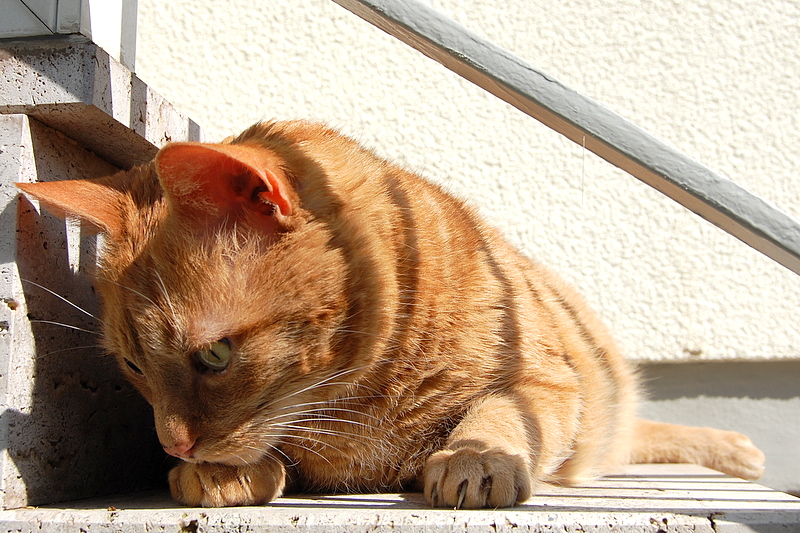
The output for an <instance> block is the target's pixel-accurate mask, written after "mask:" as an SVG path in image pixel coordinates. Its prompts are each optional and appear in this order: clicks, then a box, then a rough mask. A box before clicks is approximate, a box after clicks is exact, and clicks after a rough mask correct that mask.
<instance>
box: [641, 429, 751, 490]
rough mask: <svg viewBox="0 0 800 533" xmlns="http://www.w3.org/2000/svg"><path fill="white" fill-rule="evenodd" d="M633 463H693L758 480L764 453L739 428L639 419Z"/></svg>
mask: <svg viewBox="0 0 800 533" xmlns="http://www.w3.org/2000/svg"><path fill="white" fill-rule="evenodd" d="M630 462H631V463H693V464H698V465H702V466H706V467H708V468H713V469H714V470H719V471H720V472H724V473H726V474H729V475H731V476H736V477H740V478H744V479H758V478H759V477H761V475H762V474H763V473H764V454H763V453H762V452H761V450H759V449H758V448H756V447H755V446H754V445H753V443H752V442H750V439H748V438H747V437H745V436H744V435H742V434H741V433H736V432H735V431H723V430H720V429H712V428H698V427H689V426H679V425H675V424H665V423H662V422H651V421H649V420H636V423H635V425H634V431H633V442H632V447H631V457H630Z"/></svg>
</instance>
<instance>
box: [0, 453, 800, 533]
mask: <svg viewBox="0 0 800 533" xmlns="http://www.w3.org/2000/svg"><path fill="white" fill-rule="evenodd" d="M0 525H1V526H2V528H3V529H5V530H14V531H21V532H29V531H30V532H32V531H42V532H50V531H65V530H68V529H69V530H74V531H78V530H81V531H85V532H86V533H94V532H100V531H103V532H105V531H122V532H131V533H132V532H145V531H203V532H212V531H270V532H272V531H293V532H303V531H377V532H381V531H476V532H479V531H487V532H497V531H531V532H556V531H560V532H589V531H591V532H596V533H601V532H614V533H627V532H630V533H634V532H636V533H640V532H653V533H656V532H660V533H667V532H689V531H694V532H707V533H712V532H715V533H743V532H755V531H757V532H760V533H764V532H778V531H784V532H789V531H798V530H800V499H797V498H794V497H792V496H789V495H786V494H783V493H780V492H776V491H773V490H771V489H767V488H765V487H762V486H759V485H756V484H753V483H748V482H746V481H742V480H739V479H735V478H730V477H728V476H724V475H722V474H719V473H717V472H714V471H712V470H708V469H705V468H702V467H697V466H691V465H635V466H630V467H626V468H625V469H622V470H621V471H620V473H619V474H617V475H613V476H609V477H607V478H604V479H601V480H598V481H595V482H593V483H590V484H587V486H585V487H582V488H572V489H567V488H557V487H544V488H542V490H540V491H539V494H538V495H537V496H535V497H534V498H532V499H531V500H529V501H528V502H526V503H525V504H524V505H521V506H518V507H514V508H511V509H500V510H475V511H463V510H462V511H455V510H452V509H431V508H430V507H428V506H427V504H426V503H425V500H424V498H423V497H422V495H420V494H381V495H350V496H348V495H338V496H317V497H313V496H308V497H288V498H280V499H279V500H277V501H276V502H274V503H272V504H269V505H266V506H262V507H238V508H227V509H190V508H184V507H179V506H176V505H175V504H174V503H171V502H170V501H169V499H168V496H167V495H166V494H165V493H163V492H157V493H152V492H151V493H143V494H140V495H134V496H128V497H122V498H101V499H95V500H90V501H83V502H73V503H71V504H69V505H60V506H51V507H47V508H39V509H20V510H15V511H3V512H0Z"/></svg>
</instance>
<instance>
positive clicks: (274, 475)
mask: <svg viewBox="0 0 800 533" xmlns="http://www.w3.org/2000/svg"><path fill="white" fill-rule="evenodd" d="M169 485H170V491H171V493H172V497H173V498H174V499H175V500H176V501H178V502H180V503H183V504H184V505H188V506H192V507H230V506H236V505H258V504H263V503H267V502H270V501H272V500H274V499H275V498H277V497H278V496H280V494H281V492H282V491H283V485H284V479H283V473H282V472H276V471H273V470H272V469H271V468H270V466H269V465H261V467H259V466H229V465H222V464H214V463H181V464H180V465H178V466H176V467H175V468H173V469H172V470H171V471H170V473H169Z"/></svg>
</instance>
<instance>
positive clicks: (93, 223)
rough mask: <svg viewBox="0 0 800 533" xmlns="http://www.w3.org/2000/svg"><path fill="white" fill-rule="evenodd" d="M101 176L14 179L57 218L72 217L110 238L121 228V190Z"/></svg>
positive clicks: (117, 234) (25, 191)
mask: <svg viewBox="0 0 800 533" xmlns="http://www.w3.org/2000/svg"><path fill="white" fill-rule="evenodd" d="M106 181H107V179H101V180H63V181H48V182H39V183H17V184H16V186H17V187H18V188H19V189H21V190H22V191H23V192H24V193H25V194H27V195H29V196H31V197H33V198H36V199H37V200H39V202H40V203H41V204H43V205H44V206H45V207H46V208H47V210H48V211H50V212H51V213H53V214H54V215H56V216H59V217H61V218H67V217H75V218H77V219H79V220H80V221H81V222H82V223H83V224H86V225H89V226H90V227H92V228H94V229H96V230H97V231H99V232H101V233H105V234H107V235H108V236H109V237H111V238H112V239H115V238H117V237H118V236H119V235H120V234H121V233H122V230H123V221H122V217H121V215H120V209H119V206H120V196H121V193H120V192H119V191H118V190H116V189H114V188H112V187H109V186H108V184H107V183H105V182H106Z"/></svg>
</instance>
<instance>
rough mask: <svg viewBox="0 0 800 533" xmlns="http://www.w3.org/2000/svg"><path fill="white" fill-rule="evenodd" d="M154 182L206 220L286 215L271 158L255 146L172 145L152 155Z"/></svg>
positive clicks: (285, 199) (283, 192)
mask: <svg viewBox="0 0 800 533" xmlns="http://www.w3.org/2000/svg"><path fill="white" fill-rule="evenodd" d="M156 167H157V170H158V174H159V178H160V179H161V182H162V184H163V185H164V188H165V189H166V190H167V191H168V194H169V196H170V197H171V198H172V199H173V200H174V201H175V202H176V203H178V204H179V205H181V206H183V207H186V208H189V209H191V210H193V211H200V212H203V213H204V214H206V215H217V216H227V215H234V216H236V217H238V216H242V215H244V216H246V215H247V214H248V212H249V213H251V214H256V215H257V216H272V215H273V214H274V208H273V206H275V207H277V209H278V211H279V212H280V213H279V214H280V215H283V216H289V215H291V214H292V206H291V203H290V201H289V197H288V196H287V192H288V186H287V185H286V184H285V183H284V182H283V180H281V178H280V177H279V175H281V176H282V172H281V170H280V168H279V166H278V164H277V158H276V157H275V156H274V155H272V154H270V153H269V152H267V151H266V150H263V149H261V148H258V147H255V146H242V145H215V144H214V145H212V144H200V143H173V144H169V145H167V146H165V147H164V148H162V149H161V150H160V151H159V153H158V155H157V156H156Z"/></svg>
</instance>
